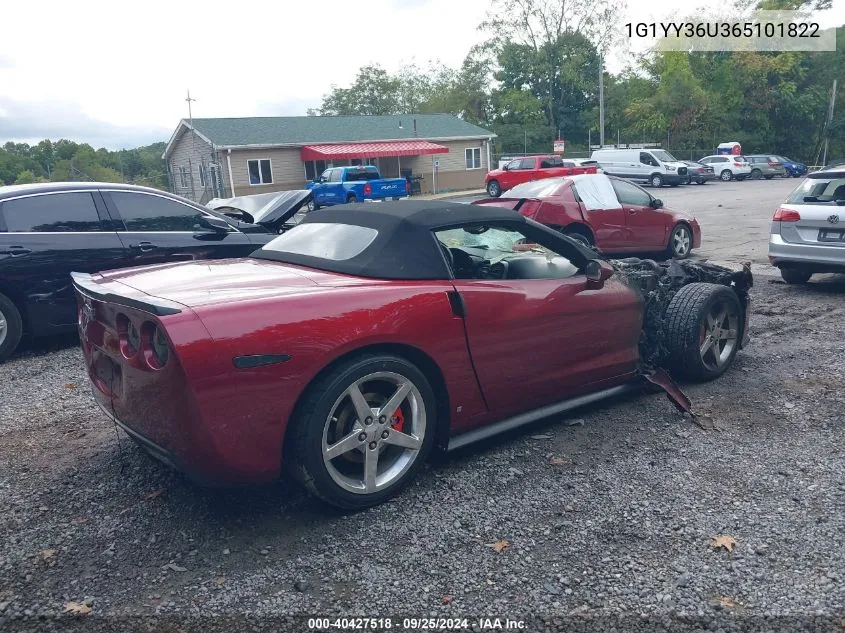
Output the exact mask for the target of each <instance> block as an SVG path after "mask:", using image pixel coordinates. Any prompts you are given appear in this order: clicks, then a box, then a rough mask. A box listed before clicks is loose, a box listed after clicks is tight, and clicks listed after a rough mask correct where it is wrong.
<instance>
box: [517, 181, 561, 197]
mask: <svg viewBox="0 0 845 633" xmlns="http://www.w3.org/2000/svg"><path fill="white" fill-rule="evenodd" d="M565 182H566V179H565V178H543V179H542V180H535V181H534V182H525V183H522V184H521V185H517V186H516V187H514V188H513V189H510V190H508V191H507V192H506V193H505V197H507V198H548V197H550V196H554V195H556V194H557V193H559V190H560V189H562V187H563V184H564V183H565Z"/></svg>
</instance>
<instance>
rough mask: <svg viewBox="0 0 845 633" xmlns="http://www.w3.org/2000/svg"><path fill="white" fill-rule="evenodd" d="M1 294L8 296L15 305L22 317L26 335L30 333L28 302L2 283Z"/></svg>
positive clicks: (0, 286)
mask: <svg viewBox="0 0 845 633" xmlns="http://www.w3.org/2000/svg"><path fill="white" fill-rule="evenodd" d="M0 294H2V295H6V297H8V299H9V300H10V301H11V302H12V303H14V304H15V307H16V308H17V309H18V312H19V313H20V315H21V323H22V324H23V331H24V333H26V332H29V315H28V314H27V311H26V301H24V297H23V295H22V294H20V293H18V292H17V291H15V290H13V289H12V288H11V287H9V286H7V285H5V284H4V283H3V282H2V281H0Z"/></svg>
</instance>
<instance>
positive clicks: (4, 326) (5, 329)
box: [0, 312, 9, 345]
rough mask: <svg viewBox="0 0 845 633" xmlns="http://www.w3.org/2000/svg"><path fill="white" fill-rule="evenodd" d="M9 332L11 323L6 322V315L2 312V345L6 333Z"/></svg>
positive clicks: (0, 333)
mask: <svg viewBox="0 0 845 633" xmlns="http://www.w3.org/2000/svg"><path fill="white" fill-rule="evenodd" d="M8 333H9V324H8V323H7V322H6V315H5V314H3V313H2V312H0V345H2V344H3V341H5V340H6V335H7V334H8Z"/></svg>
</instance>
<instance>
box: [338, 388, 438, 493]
mask: <svg viewBox="0 0 845 633" xmlns="http://www.w3.org/2000/svg"><path fill="white" fill-rule="evenodd" d="M400 425H401V430H399V428H397V426H400ZM425 425H426V411H425V402H424V401H423V398H422V395H421V394H420V391H419V389H418V388H417V386H416V385H415V384H414V383H413V382H412V381H411V380H410V379H408V378H407V377H405V376H402V375H401V374H397V373H395V372H389V371H384V372H376V373H373V374H369V375H367V376H364V377H363V378H359V379H358V380H356V381H355V382H354V383H352V384H351V385H349V387H347V388H346V390H345V391H344V392H343V393H342V394H341V395H340V397H339V398H338V399H337V400H336V401H335V403H334V405H332V408H331V413H329V415H328V417H327V418H326V422H325V424H324V426H323V442H322V448H323V463H324V465H325V467H326V470H327V471H328V473H329V475H330V476H331V478H332V480H333V481H334V482H335V483H336V484H337V485H338V486H340V487H341V488H343V489H344V490H346V491H348V492H352V493H356V494H372V493H374V492H378V491H380V490H383V489H385V488H387V487H388V486H390V485H392V484H394V483H396V482H397V481H399V480H400V479H401V478H402V476H403V475H404V474H405V473H406V472H407V471H408V470H409V469H410V468H411V466H412V465H413V464H414V462H415V461H416V459H417V456H418V455H419V452H420V449H421V448H422V445H423V440H424V439H425V430H426V427H425Z"/></svg>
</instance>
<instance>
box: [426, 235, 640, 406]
mask: <svg viewBox="0 0 845 633" xmlns="http://www.w3.org/2000/svg"><path fill="white" fill-rule="evenodd" d="M523 226H524V225H523ZM481 228H483V229H485V230H484V232H483V233H482V234H480V235H474V234H470V233H467V232H466V231H465V230H464V228H457V229H449V230H443V231H436V235H437V237H438V239H439V240H440V242H441V243H442V244H444V245H445V246H447V247H449V248H450V252H453V253H457V251H463V252H464V254H466V253H472V254H474V255H475V256H477V257H479V258H481V259H483V258H487V259H488V260H489V261H494V264H493V266H494V267H495V266H497V265H499V266H500V265H501V263H502V262H505V263H508V265H509V266H510V269H511V270H516V268H515V266H516V264H515V262H518V261H522V263H528V264H531V263H532V261H533V262H534V264H536V266H534V267H533V268H532V267H531V266H528V267H527V268H525V269H522V272H521V273H520V274H525V271H526V270H532V269H536V270H539V271H541V272H540V273H539V274H538V275H534V278H505V279H490V278H479V277H481V276H483V275H484V274H485V273H484V272H483V271H490V270H493V269H494V268H486V266H485V265H484V263H483V261H482V262H480V263H481V265H480V266H478V267H476V268H475V270H476V271H477V272H476V273H473V274H472V275H469V276H468V275H466V274H460V273H459V275H458V276H459V277H462V278H458V279H455V280H454V282H453V283H454V287H455V290H456V291H457V292H458V293H459V295H460V298H461V302H462V305H463V308H464V313H465V315H464V319H465V324H466V332H467V339H468V342H469V349H470V353H471V355H472V361H473V364H474V367H475V370H476V373H477V376H478V380H479V382H480V384H481V386H482V390H483V393H484V397H485V399H486V401H487V404H488V406H489V408H490V409H491V410H494V411H496V413H497V415H507V414H509V413H515V412H519V411H521V410H528V409H534V408H537V407H540V406H543V405H546V404H549V403H552V402H557V401H560V400H563V399H566V398H567V397H570V396H573V395H575V394H577V393H579V392H583V391H588V390H592V389H595V388H598V387H600V386H601V385H603V384H605V383H608V381H613V380H618V379H620V377H625V376H630V375H632V374H633V373H634V372H635V371H636V364H637V358H638V348H637V346H638V340H639V335H640V327H641V307H640V305H639V299H638V298H637V295H636V293H634V292H633V291H631V290H630V289H629V288H627V287H626V286H625V285H624V284H623V283H622V282H621V281H618V280H616V279H614V278H611V279H610V280H608V281H607V282H606V283H605V284H604V286H603V287H601V288H593V287H590V284H589V283H588V282H587V278H586V275H585V274H584V272H583V270H581V269H580V268H579V266H578V265H576V264H575V263H574V262H575V261H582V263H583V261H584V260H582V259H581V258H582V256H580V255H578V254H577V252H576V251H575V249H574V248H573V247H570V246H569V245H567V244H558V242H559V241H560V240H557V239H553V241H552V240H550V239H549V238H544V237H542V235H541V236H540V237H538V235H536V234H532V233H530V232H528V230H526V229H519V228H517V227H514V226H513V225H508V224H507V223H501V224H497V225H491V226H488V227H481ZM523 231H524V232H523ZM541 241H543V242H545V244H544V246H545V247H546V248H543V247H540V246H538V244H539V243H540V242H541ZM526 243H528V244H533V245H534V246H535V247H537V248H538V249H539V250H541V251H542V252H533V253H532V252H525V251H522V250H520V248H525V247H526V246H527V244H526ZM553 244H554V247H555V250H554V251H553V250H551V249H550V248H548V247H549V246H552V245H553ZM567 254H568V255H569V257H567ZM464 256H465V255H463V256H461V257H464ZM458 259H461V258H458ZM455 269H456V270H458V271H461V270H464V271H465V270H466V269H465V268H461V265H460V264H459V263H458V264H456V265H455ZM529 276H531V275H529ZM544 277H545V278H544Z"/></svg>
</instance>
